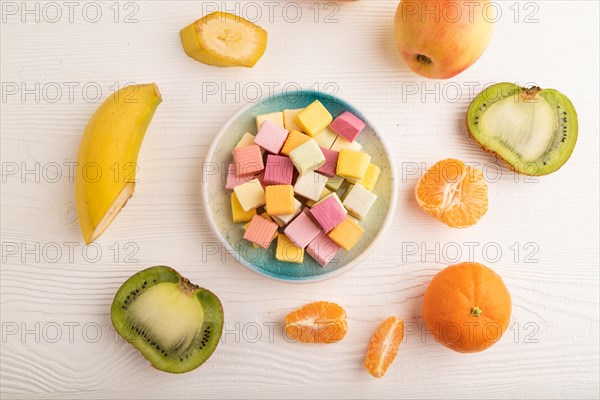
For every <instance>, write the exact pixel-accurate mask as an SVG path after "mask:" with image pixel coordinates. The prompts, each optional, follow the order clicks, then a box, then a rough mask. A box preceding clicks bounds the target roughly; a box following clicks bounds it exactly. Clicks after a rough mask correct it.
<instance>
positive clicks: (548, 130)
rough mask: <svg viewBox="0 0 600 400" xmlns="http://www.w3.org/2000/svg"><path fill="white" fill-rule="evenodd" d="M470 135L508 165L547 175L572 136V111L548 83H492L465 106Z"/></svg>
mask: <svg viewBox="0 0 600 400" xmlns="http://www.w3.org/2000/svg"><path fill="white" fill-rule="evenodd" d="M467 124H468V128H469V132H470V134H471V137H472V138H473V139H475V141H476V142H477V143H478V144H479V145H480V146H481V147H483V148H484V149H485V150H487V151H489V152H491V153H492V154H494V155H495V156H496V157H498V158H499V159H501V160H502V161H504V162H505V163H506V164H507V165H508V166H509V167H510V168H511V169H513V170H515V171H517V172H520V173H523V174H527V175H547V174H550V173H552V172H554V171H556V170H558V169H559V168H560V167H562V166H563V165H564V164H565V163H566V162H567V160H568V159H569V157H570V156H571V153H572V152H573V149H574V147H575V142H576V141H577V133H578V124H577V112H576V111H575V107H574V106H573V104H572V103H571V101H570V100H569V99H568V98H567V97H566V96H565V95H563V94H562V93H560V92H558V91H557V90H554V89H540V88H539V87H535V86H534V87H531V88H521V87H519V86H517V85H514V84H512V83H498V84H496V85H493V86H490V87H489V88H487V89H485V90H484V91H483V92H481V93H480V94H479V95H478V96H477V97H476V98H475V99H474V100H473V102H472V103H471V105H470V106H469V111H468V114H467Z"/></svg>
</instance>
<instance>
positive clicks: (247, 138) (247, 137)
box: [234, 132, 254, 149]
mask: <svg viewBox="0 0 600 400" xmlns="http://www.w3.org/2000/svg"><path fill="white" fill-rule="evenodd" d="M252 144H254V135H252V134H251V133H248V132H246V133H244V136H242V138H241V139H240V141H239V142H237V144H236V145H235V147H234V149H237V148H238V147H246V146H250V145H252Z"/></svg>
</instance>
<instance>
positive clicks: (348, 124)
mask: <svg viewBox="0 0 600 400" xmlns="http://www.w3.org/2000/svg"><path fill="white" fill-rule="evenodd" d="M329 128H330V129H331V130H332V131H334V132H335V133H337V134H338V135H340V136H341V137H343V138H344V139H346V140H347V141H349V142H353V141H354V139H356V138H357V136H358V135H360V133H361V132H362V130H363V129H364V128H365V123H364V122H362V121H361V120H360V119H358V117H357V116H356V115H354V114H352V113H351V112H348V111H346V112H343V113H342V114H341V115H340V116H338V117H337V118H336V119H334V120H333V122H332V123H331V125H329Z"/></svg>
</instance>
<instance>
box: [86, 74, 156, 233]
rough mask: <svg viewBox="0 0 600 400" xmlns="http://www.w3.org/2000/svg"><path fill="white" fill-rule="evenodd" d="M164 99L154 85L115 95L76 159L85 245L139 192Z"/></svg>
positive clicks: (91, 124)
mask: <svg viewBox="0 0 600 400" xmlns="http://www.w3.org/2000/svg"><path fill="white" fill-rule="evenodd" d="M161 101H162V98H161V96H160V92H159V91H158V87H157V86H156V84H155V83H149V84H144V85H131V86H127V87H125V88H123V89H121V90H118V91H116V92H115V93H113V94H112V95H111V96H110V97H108V98H107V99H106V100H104V102H103V103H102V104H101V105H100V107H98V109H97V110H96V112H95V113H94V115H92V118H91V119H90V122H89V123H88V125H87V128H86V129H85V132H84V134H83V138H82V139H81V144H80V145H79V154H78V156H77V169H76V172H77V175H76V177H75V197H76V204H77V216H78V217H79V226H80V227H81V233H82V234H83V239H84V240H85V243H86V244H89V243H91V242H93V241H94V240H96V239H97V238H98V237H99V236H100V235H101V234H102V232H104V230H105V229H106V228H107V227H108V226H109V225H110V223H111V222H112V220H113V219H114V218H115V217H116V216H117V214H118V213H119V211H120V210H121V208H123V206H124V205H125V203H127V200H128V199H129V198H130V197H131V195H132V194H133V191H134V189H135V173H136V171H137V157H138V152H139V150H140V146H141V144H142V140H143V139H144V134H145V133H146V129H147V128H148V125H149V124H150V121H151V120H152V116H153V115H154V112H155V111H156V108H157V107H158V105H159V104H160V103H161Z"/></svg>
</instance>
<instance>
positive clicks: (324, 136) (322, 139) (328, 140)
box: [314, 128, 338, 149]
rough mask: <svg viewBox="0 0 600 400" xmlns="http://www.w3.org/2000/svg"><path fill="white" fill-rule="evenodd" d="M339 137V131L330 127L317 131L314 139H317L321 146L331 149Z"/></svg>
mask: <svg viewBox="0 0 600 400" xmlns="http://www.w3.org/2000/svg"><path fill="white" fill-rule="evenodd" d="M337 137H338V135H337V133H335V132H334V131H332V130H331V129H329V128H325V129H323V130H322V131H321V132H319V133H317V134H316V135H315V136H314V139H315V140H316V141H317V143H318V144H319V146H321V147H325V148H326V149H330V148H331V146H333V143H335V140H336V139H337Z"/></svg>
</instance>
